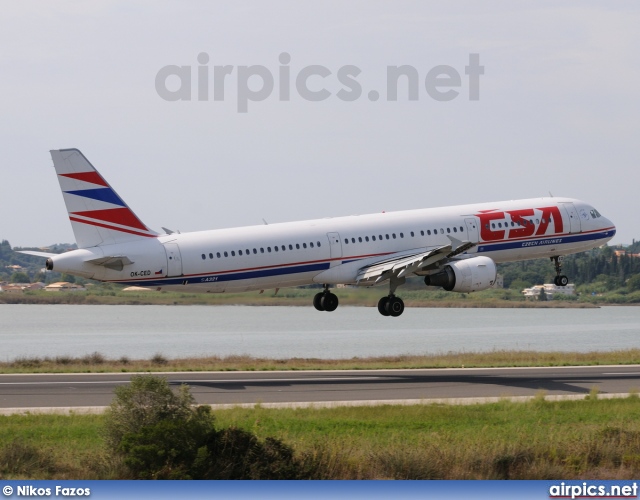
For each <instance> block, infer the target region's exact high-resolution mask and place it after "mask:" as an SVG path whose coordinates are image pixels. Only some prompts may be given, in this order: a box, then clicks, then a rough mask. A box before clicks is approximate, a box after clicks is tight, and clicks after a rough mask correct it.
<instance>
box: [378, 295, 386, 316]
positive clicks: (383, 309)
mask: <svg viewBox="0 0 640 500" xmlns="http://www.w3.org/2000/svg"><path fill="white" fill-rule="evenodd" d="M388 302H389V297H382V298H381V299H380V300H379V301H378V312H379V313H380V314H382V315H383V316H389V312H388V311H387V303H388Z"/></svg>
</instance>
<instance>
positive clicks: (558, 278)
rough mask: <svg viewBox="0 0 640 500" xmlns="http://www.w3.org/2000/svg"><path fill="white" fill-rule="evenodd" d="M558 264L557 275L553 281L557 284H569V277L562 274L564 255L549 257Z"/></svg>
mask: <svg viewBox="0 0 640 500" xmlns="http://www.w3.org/2000/svg"><path fill="white" fill-rule="evenodd" d="M549 258H550V259H551V260H552V261H553V263H554V264H555V266H556V277H555V278H554V279H553V282H554V284H555V285H556V286H567V285H568V284H569V278H567V277H566V276H565V275H564V274H562V257H561V256H558V255H556V256H555V257H549Z"/></svg>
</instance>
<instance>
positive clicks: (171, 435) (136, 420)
mask: <svg viewBox="0 0 640 500" xmlns="http://www.w3.org/2000/svg"><path fill="white" fill-rule="evenodd" d="M194 403H195V400H194V399H193V396H192V395H191V393H190V392H189V388H188V387H187V386H181V387H180V389H179V390H178V392H177V393H174V392H173V391H172V390H171V389H170V388H169V383H168V382H167V380H166V379H164V378H160V377H154V376H152V375H136V376H134V377H132V378H131V384H129V385H127V386H123V387H118V388H117V389H116V390H115V398H114V401H113V403H111V406H110V407H109V410H108V411H107V413H106V415H105V428H104V430H105V432H104V435H105V442H106V445H107V447H108V448H109V449H110V450H111V453H112V454H113V455H115V456H118V457H120V458H121V459H122V464H123V465H124V468H125V474H126V476H127V477H131V478H134V479H304V478H305V477H304V475H303V473H302V467H301V463H300V462H299V461H297V460H295V459H294V457H293V450H291V448H289V447H288V446H286V445H285V444H284V443H282V442H281V441H279V440H277V439H274V438H272V437H267V438H265V440H264V441H261V440H259V439H258V438H256V436H255V435H254V434H253V433H251V432H249V431H247V430H242V429H238V428H235V427H231V428H226V429H217V428H216V426H215V419H214V416H213V414H212V412H211V408H210V407H208V406H193V404H194Z"/></svg>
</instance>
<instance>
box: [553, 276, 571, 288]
mask: <svg viewBox="0 0 640 500" xmlns="http://www.w3.org/2000/svg"><path fill="white" fill-rule="evenodd" d="M568 284H569V278H567V277H566V276H565V275H564V274H563V275H561V276H558V283H556V285H557V286H567V285H568Z"/></svg>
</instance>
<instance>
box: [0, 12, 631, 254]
mask: <svg viewBox="0 0 640 500" xmlns="http://www.w3.org/2000/svg"><path fill="white" fill-rule="evenodd" d="M638 26H640V5H639V4H637V3H636V2H615V1H612V2H588V1H575V2H571V1H567V2H545V1H535V2H534V1H528V2H527V1H523V2H512V1H507V0H505V1H491V0H490V1H486V2H474V1H458V2H426V1H402V0H400V1H393V2H391V1H386V2H380V1H371V0H369V1H350V2H342V1H327V2H310V1H301V0H295V1H278V0H276V1H271V2H268V3H267V2H261V1H242V0H237V1H233V2H209V1H185V2H178V1H175V2H168V1H165V2H151V1H135V0H134V1H94V2H81V1H60V2H49V1H26V2H13V3H5V4H4V5H3V9H2V16H1V17H0V46H1V47H2V50H1V51H0V145H1V147H2V153H3V155H2V160H1V161H0V210H1V213H2V216H1V217H0V239H6V240H9V242H10V243H11V244H12V245H13V246H45V245H49V244H52V243H56V242H73V241H74V238H73V233H72V231H71V226H70V223H69V221H68V217H67V215H66V210H65V207H64V203H63V200H62V195H61V193H60V190H59V186H58V183H57V180H56V176H55V172H54V170H53V168H52V161H51V158H50V155H49V150H51V149H61V148H78V149H80V150H81V151H82V152H83V153H84V155H85V156H87V158H88V159H89V160H90V161H91V162H92V163H93V165H94V166H95V167H96V168H97V169H98V170H99V171H100V172H101V174H102V175H103V176H104V177H105V178H106V179H107V180H108V181H109V182H110V183H111V185H112V186H113V188H114V189H115V190H116V191H117V192H118V194H119V195H120V197H121V198H123V199H124V200H125V201H126V202H127V203H128V205H129V206H130V207H131V208H132V209H133V210H134V212H135V213H136V214H137V215H138V217H139V218H140V219H141V220H142V221H143V222H145V223H146V224H147V225H148V226H149V227H151V228H153V229H156V230H158V231H161V229H160V228H161V227H162V226H164V227H167V228H171V229H174V230H176V229H177V230H180V231H182V232H186V231H195V230H206V229H216V228H224V227H234V226H246V225H254V224H262V223H263V222H262V220H263V219H264V220H266V221H268V222H269V223H276V222H286V221H291V220H301V219H314V218H322V217H335V216H341V215H351V214H364V213H372V212H381V211H383V210H384V211H393V210H405V209H414V208H427V207H437V206H447V205H457V204H466V203H474V202H486V201H499V200H509V199H518V198H536V197H541V196H548V194H549V193H552V194H553V195H554V196H566V197H571V198H578V199H581V200H584V201H587V202H588V203H591V204H593V205H594V206H595V207H596V208H597V209H598V210H599V212H600V213H601V214H602V215H604V216H606V217H608V218H609V219H611V220H612V221H613V222H614V223H615V224H616V226H617V229H618V232H617V235H616V236H615V238H614V240H612V243H614V244H616V243H631V241H632V239H634V238H635V239H640V223H639V222H638V218H636V216H635V215H636V213H637V211H638V199H639V187H640V183H639V182H638V181H640V168H639V166H640V165H639V163H640V162H639V158H640V140H638V130H639V127H638V125H639V121H640V118H639V117H640V97H639V94H640V30H638V29H637V27H638ZM474 54H477V56H474ZM199 57H200V60H199ZM473 57H477V64H476V66H478V65H479V66H480V67H482V74H479V73H478V72H476V73H475V76H474V74H471V75H469V74H466V73H465V68H466V67H467V66H469V67H471V66H473V65H472V58H473ZM216 66H218V67H219V68H217V69H216V68H215V67H216ZM225 66H226V67H227V71H228V73H229V74H228V75H227V76H226V77H224V74H223V71H222V69H221V68H222V67H225ZM402 66H405V67H406V68H409V69H406V68H405V69H406V71H407V72H411V74H410V76H403V77H401V78H398V79H397V87H398V92H397V100H393V96H392V95H390V94H388V90H389V87H390V86H389V85H388V81H387V80H388V74H389V71H394V69H393V68H397V67H402ZM318 68H320V69H318ZM389 68H391V69H389ZM471 72H472V73H473V70H472V71H471ZM202 75H205V76H207V79H205V78H204V77H203V76H202ZM215 75H217V78H216V77H215ZM287 75H288V76H287ZM323 75H324V76H323ZM345 75H347V76H345ZM349 75H350V76H349ZM456 75H457V78H456ZM221 77H224V80H222V78H221ZM189 78H190V82H189ZM270 78H271V79H272V85H271V83H270V81H269V79H270ZM410 79H411V82H412V84H415V88H413V87H412V88H411V89H410V88H409V85H408V82H409V80H410ZM474 79H475V82H474V81H473V80H474ZM221 82H223V85H221V84H220V83H221ZM300 82H302V83H301V84H300ZM271 87H272V88H271ZM287 88H288V94H289V97H288V99H287V95H286V94H287V92H286V90H287ZM305 89H306V90H305ZM357 89H360V90H361V92H360V95H358V92H356V90H357ZM307 90H308V92H307ZM372 91H373V92H372ZM375 92H377V96H378V99H375V96H376V94H375ZM223 93H224V95H222V94H223ZM391 94H392V93H391ZM345 95H346V97H345ZM410 97H413V99H410ZM176 99H177V100H176ZM313 99H316V100H313Z"/></svg>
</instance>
